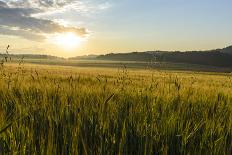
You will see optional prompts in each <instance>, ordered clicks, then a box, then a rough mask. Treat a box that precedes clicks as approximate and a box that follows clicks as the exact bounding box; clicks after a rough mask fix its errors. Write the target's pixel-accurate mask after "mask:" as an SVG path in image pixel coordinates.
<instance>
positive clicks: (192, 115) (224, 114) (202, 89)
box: [0, 64, 232, 155]
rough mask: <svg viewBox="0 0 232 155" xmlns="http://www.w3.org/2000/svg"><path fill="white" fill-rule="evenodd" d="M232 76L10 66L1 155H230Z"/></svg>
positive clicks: (2, 78) (2, 76)
mask: <svg viewBox="0 0 232 155" xmlns="http://www.w3.org/2000/svg"><path fill="white" fill-rule="evenodd" d="M231 92H232V75H231V74H216V73H199V72H177V71H162V70H142V69H140V70H136V69H127V68H126V67H125V66H122V67H120V68H114V69H113V68H93V67H76V68H75V67H61V66H60V67H59V66H56V67H54V66H53V67H52V66H49V65H47V66H46V65H40V66H39V65H29V64H10V65H5V66H2V67H1V69H0V101H1V102H0V154H28V155H31V154H42V155H44V154H48V155H51V154H54V155H55V154H56V155H59V154H60V155H61V154H62V155H63V154H64V155H65V154H67V155H68V154H73V155H78V154H80V155H82V154H84V155H89V154H90V155H93V154H97V155H98V154H102V155H105V154H119V155H120V154H131V155H132V154H147V155H149V154H231V153H232V120H231V118H232V93H231Z"/></svg>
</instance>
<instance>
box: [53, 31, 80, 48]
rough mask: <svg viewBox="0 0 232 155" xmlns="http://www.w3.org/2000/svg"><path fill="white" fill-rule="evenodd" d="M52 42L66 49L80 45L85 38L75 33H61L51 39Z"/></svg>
mask: <svg viewBox="0 0 232 155" xmlns="http://www.w3.org/2000/svg"><path fill="white" fill-rule="evenodd" d="M49 40H50V41H51V42H52V43H54V44H56V45H57V46H60V47H62V48H64V49H74V48H77V47H78V46H80V44H81V42H82V41H83V39H82V38H81V37H79V36H78V35H76V34H75V33H72V32H68V33H59V34H56V35H54V36H52V37H51V38H50V39H49Z"/></svg>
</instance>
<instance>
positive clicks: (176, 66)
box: [13, 59, 232, 73]
mask: <svg viewBox="0 0 232 155" xmlns="http://www.w3.org/2000/svg"><path fill="white" fill-rule="evenodd" d="M19 61H20V60H13V62H16V63H17V62H19ZM24 63H31V64H42V65H56V66H73V67H104V68H120V67H123V66H126V67H127V68H133V69H146V70H149V69H158V70H180V71H200V72H201V71H202V72H227V73H230V72H232V68H223V67H213V66H205V65H194V64H184V63H165V62H160V63H159V62H142V61H138V62H136V61H104V60H66V59H64V60H58V59H57V60H56V59H52V60H49V59H25V60H24Z"/></svg>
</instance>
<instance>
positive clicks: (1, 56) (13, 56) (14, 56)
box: [0, 54, 64, 60]
mask: <svg viewBox="0 0 232 155" xmlns="http://www.w3.org/2000/svg"><path fill="white" fill-rule="evenodd" d="M5 57H9V58H11V59H22V58H23V59H51V60H53V59H64V58H62V57H57V56H51V55H39V54H0V59H4V58H5Z"/></svg>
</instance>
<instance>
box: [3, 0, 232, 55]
mask: <svg viewBox="0 0 232 155" xmlns="http://www.w3.org/2000/svg"><path fill="white" fill-rule="evenodd" d="M231 6H232V1H231V0H0V51H1V52H3V51H4V49H5V48H6V46H7V45H8V44H9V45H11V50H10V52H11V53H33V54H50V55H56V56H63V57H70V56H77V55H86V54H104V53H110V52H131V51H146V50H204V49H214V48H222V47H225V46H228V45H231V44H232V20H231V18H232V9H231Z"/></svg>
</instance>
